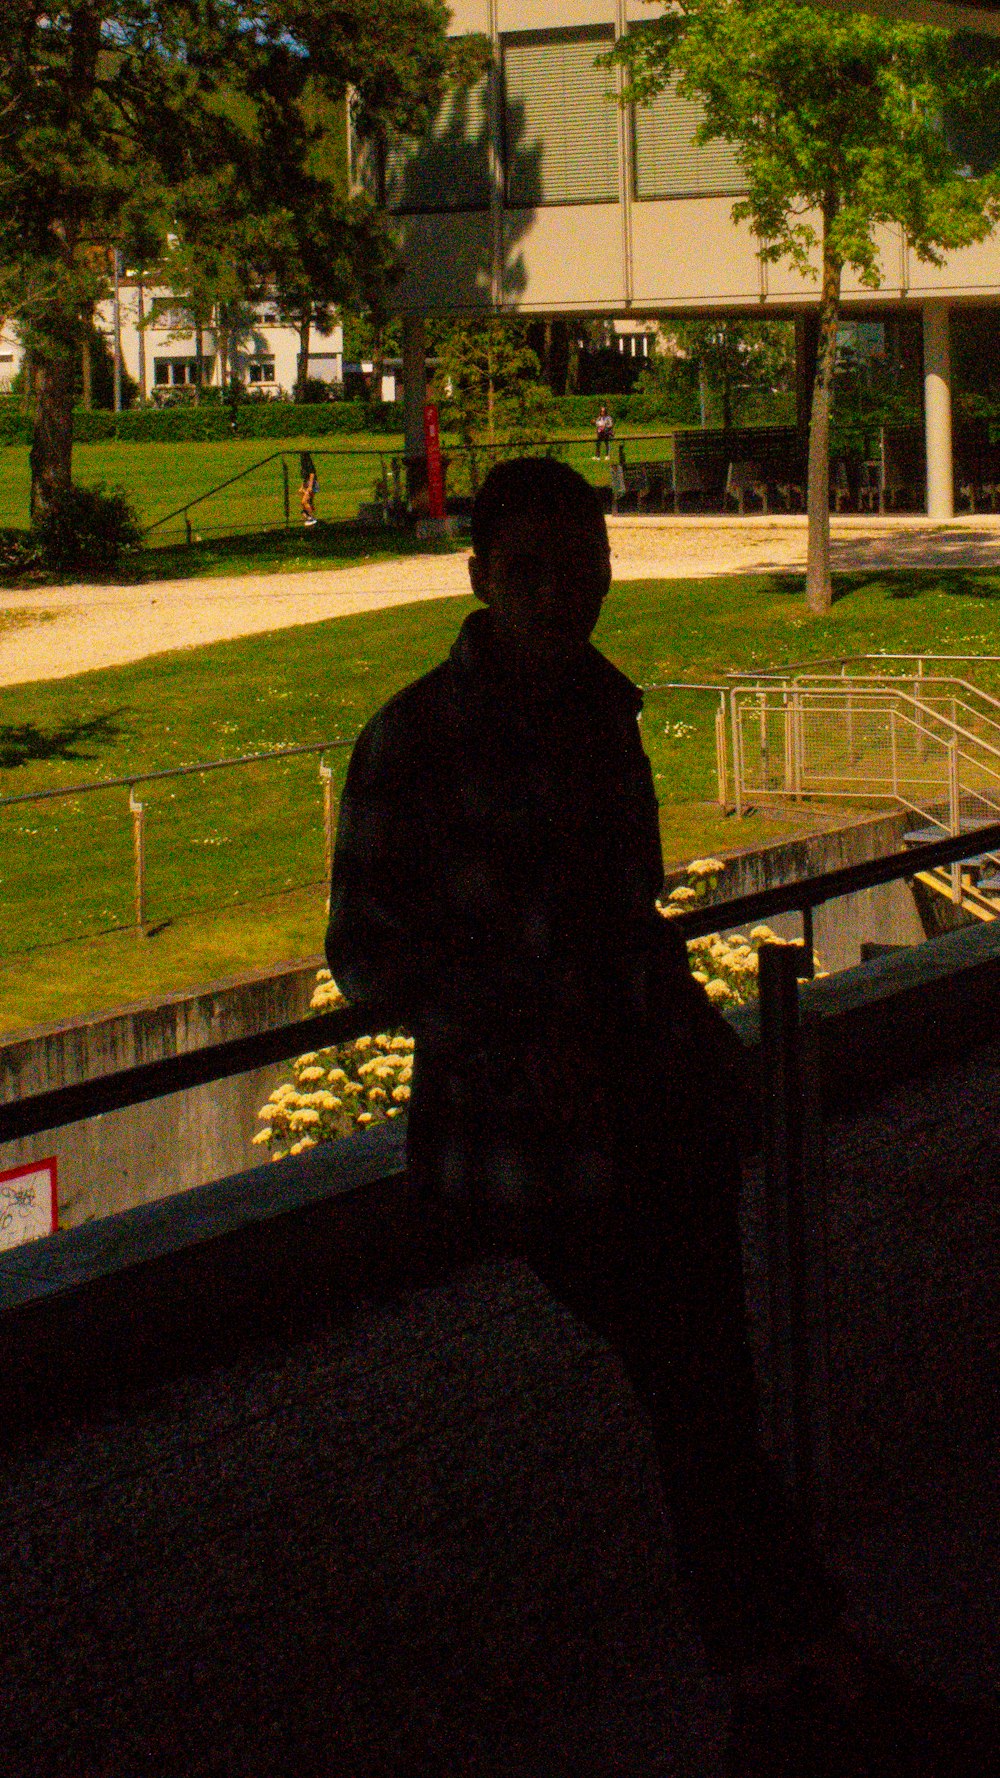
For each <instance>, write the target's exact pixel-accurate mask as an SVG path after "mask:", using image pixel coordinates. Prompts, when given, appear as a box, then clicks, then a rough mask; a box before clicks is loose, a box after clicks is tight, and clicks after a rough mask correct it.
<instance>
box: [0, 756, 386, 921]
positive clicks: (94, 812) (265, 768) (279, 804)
mask: <svg viewBox="0 0 1000 1778" xmlns="http://www.w3.org/2000/svg"><path fill="white" fill-rule="evenodd" d="M352 745H353V740H340V739H337V740H333V741H316V742H309V743H306V744H304V745H302V746H294V747H280V748H275V749H274V750H273V751H272V752H268V753H256V754H245V755H242V756H240V757H237V758H233V759H216V760H205V761H201V762H199V763H197V764H194V765H188V766H176V767H172V768H169V769H166V770H162V771H153V772H146V773H138V774H135V775H131V776H129V777H127V778H113V779H99V780H94V781H92V782H90V783H88V784H74V785H67V786H66V787H60V788H58V789H53V790H42V791H27V792H24V793H23V794H21V795H18V796H8V797H3V798H0V849H2V854H3V858H4V878H5V887H6V890H7V895H6V904H7V907H6V917H5V921H4V924H3V930H2V933H0V949H2V952H3V953H5V954H7V955H16V954H17V953H19V952H21V951H26V950H31V949H35V948H38V947H39V946H40V945H43V944H53V943H59V942H62V941H65V940H67V939H71V938H77V937H85V936H91V935H96V934H97V933H99V932H109V931H115V930H122V929H124V928H128V927H130V926H131V927H134V928H135V930H136V931H137V932H138V933H140V934H141V933H143V932H145V931H147V930H148V929H149V928H150V927H151V926H155V925H156V924H158V923H163V924H167V923H168V922H169V921H170V920H172V919H175V918H177V917H179V916H180V915H186V914H192V913H201V912H210V911H211V912H215V911H218V910H219V909H220V908H222V907H225V906H235V905H238V904H239V903H240V902H241V901H242V902H245V901H247V900H250V899H262V898H265V897H266V896H267V895H269V894H272V893H282V892H285V891H287V890H289V889H296V888H306V887H308V886H309V885H310V884H317V885H318V884H320V883H322V882H329V876H330V867H331V860H332V847H333V835H334V830H335V803H336V781H337V780H338V779H339V777H340V776H341V771H340V769H338V768H340V767H341V766H342V767H344V768H346V759H347V750H348V749H349V748H350V747H351V746H352ZM327 754H332V755H334V763H333V764H332V765H330V764H327V762H326V759H325V757H324V756H325V755H327ZM314 760H318V766H319V770H318V777H314V776H312V774H311V773H309V774H308V775H307V774H306V773H304V772H302V771H299V770H298V767H299V766H300V765H301V766H306V765H309V764H311V762H312V761H314ZM233 770H240V771H241V774H242V776H243V779H244V783H243V785H242V787H241V794H240V795H239V796H238V797H235V798H234V797H233V796H232V794H231V793H230V794H228V795H226V794H225V793H223V794H221V795H220V794H219V792H220V790H222V786H221V784H220V785H219V786H218V789H217V788H216V784H215V775H216V774H225V773H228V772H231V771H233ZM292 774H294V776H292ZM187 790H189V791H190V794H189V795H188V796H187V797H185V794H184V793H185V791H187ZM140 792H141V795H140ZM150 817H152V820H151V819H150Z"/></svg>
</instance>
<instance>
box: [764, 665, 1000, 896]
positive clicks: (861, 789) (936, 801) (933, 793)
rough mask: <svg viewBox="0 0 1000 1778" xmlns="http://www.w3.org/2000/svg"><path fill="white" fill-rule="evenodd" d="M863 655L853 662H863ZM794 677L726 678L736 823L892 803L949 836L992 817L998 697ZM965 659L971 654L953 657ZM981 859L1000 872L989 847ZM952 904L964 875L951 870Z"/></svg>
mask: <svg viewBox="0 0 1000 1778" xmlns="http://www.w3.org/2000/svg"><path fill="white" fill-rule="evenodd" d="M871 658H872V657H855V659H856V660H858V661H861V662H862V663H863V664H865V665H867V664H869V662H870V660H871ZM898 658H900V659H903V660H907V661H913V660H916V662H917V665H918V669H919V670H918V672H917V673H915V674H913V675H911V674H909V673H908V674H906V675H903V674H900V675H899V676H898V677H884V676H876V675H874V674H868V673H863V674H851V675H850V676H848V674H847V671H846V665H847V663H846V662H842V663H841V672H840V673H839V674H834V673H823V672H822V671H818V670H814V669H813V668H812V667H811V666H810V665H809V664H805V665H803V666H802V667H800V668H799V669H797V670H796V671H795V672H794V673H792V672H790V671H789V670H787V669H786V670H785V671H783V672H781V671H779V670H777V669H769V670H768V672H767V673H765V674H760V675H753V676H750V675H743V674H740V675H738V676H737V675H732V676H731V681H735V683H732V689H731V691H730V697H729V706H730V728H731V745H732V756H733V778H734V798H735V805H736V811H737V814H742V812H743V810H744V808H745V807H746V806H747V804H748V803H752V802H781V801H794V802H798V801H801V800H802V799H804V798H806V797H812V798H827V799H831V800H836V801H837V802H850V801H861V802H863V803H865V804H868V805H871V804H874V803H885V802H888V803H890V804H894V805H895V806H896V807H898V808H902V809H905V810H907V811H909V812H910V813H911V814H913V815H916V816H917V817H919V819H920V820H921V821H922V822H923V823H924V824H925V825H926V827H927V828H928V829H934V828H938V829H940V830H941V832H942V833H943V834H952V835H957V834H959V833H961V832H962V831H964V830H966V829H968V828H972V827H976V826H979V827H981V826H983V825H984V824H986V823H989V822H992V821H995V820H997V819H998V818H1000V698H997V697H995V696H994V695H993V694H992V693H990V692H986V691H984V690H982V688H981V687H979V686H976V685H974V684H973V683H972V682H971V681H970V680H968V679H965V678H959V677H956V676H952V675H945V674H933V673H927V672H926V671H925V670H924V669H925V665H926V660H927V657H924V658H920V657H913V656H903V657H898ZM961 658H974V657H961ZM983 857H984V858H988V859H989V861H990V862H994V863H997V864H1000V858H998V857H996V856H995V855H994V853H993V851H992V849H990V848H983ZM951 888H952V898H953V900H954V901H956V902H958V901H960V900H961V895H962V886H961V873H960V869H959V867H958V866H957V865H955V866H954V867H953V869H952V873H951Z"/></svg>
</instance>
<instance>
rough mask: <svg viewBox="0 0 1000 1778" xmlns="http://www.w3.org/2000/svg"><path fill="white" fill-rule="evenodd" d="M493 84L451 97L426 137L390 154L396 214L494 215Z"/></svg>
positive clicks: (388, 197) (389, 197) (388, 172)
mask: <svg viewBox="0 0 1000 1778" xmlns="http://www.w3.org/2000/svg"><path fill="white" fill-rule="evenodd" d="M489 144H490V122H489V102H488V80H487V79H483V80H481V81H479V82H478V83H477V85H475V86H474V87H471V88H469V89H468V90H467V91H465V92H453V93H448V94H447V95H446V96H445V99H444V101H443V103H442V105H441V108H440V110H439V111H438V114H437V116H436V118H435V119H434V122H433V124H432V125H431V127H430V129H429V130H428V132H427V134H426V136H424V137H423V138H422V140H420V141H418V142H407V143H404V144H400V145H399V146H398V147H396V148H393V149H391V150H390V152H389V154H388V156H387V157H386V169H385V201H386V204H387V205H388V208H389V209H390V210H488V209H489V204H490V146H489Z"/></svg>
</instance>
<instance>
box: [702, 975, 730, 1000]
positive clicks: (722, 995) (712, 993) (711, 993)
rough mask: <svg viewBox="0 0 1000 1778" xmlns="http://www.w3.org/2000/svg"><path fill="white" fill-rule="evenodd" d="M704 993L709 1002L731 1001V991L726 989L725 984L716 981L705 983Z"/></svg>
mask: <svg viewBox="0 0 1000 1778" xmlns="http://www.w3.org/2000/svg"><path fill="white" fill-rule="evenodd" d="M705 993H706V994H707V995H708V998H709V1000H731V999H732V990H731V989H729V988H727V986H726V984H725V982H720V981H719V980H718V979H716V980H715V981H714V982H708V983H706V986H705Z"/></svg>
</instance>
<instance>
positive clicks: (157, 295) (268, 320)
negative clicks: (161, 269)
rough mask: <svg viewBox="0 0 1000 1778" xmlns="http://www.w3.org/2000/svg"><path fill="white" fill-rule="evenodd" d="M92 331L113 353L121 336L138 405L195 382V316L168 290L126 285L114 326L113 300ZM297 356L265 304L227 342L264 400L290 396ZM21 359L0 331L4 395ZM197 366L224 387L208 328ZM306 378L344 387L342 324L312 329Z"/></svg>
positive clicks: (101, 307) (236, 367)
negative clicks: (328, 330) (327, 330)
mask: <svg viewBox="0 0 1000 1778" xmlns="http://www.w3.org/2000/svg"><path fill="white" fill-rule="evenodd" d="M94 325H95V327H96V328H97V330H98V331H99V332H100V333H102V334H103V335H104V338H105V339H106V341H107V344H108V348H109V350H110V351H111V352H112V353H113V352H114V342H115V334H116V331H117V333H118V336H119V339H120V342H121V361H122V366H123V368H124V370H125V371H126V372H127V373H128V375H129V377H131V379H132V381H133V383H135V385H136V387H137V389H138V390H139V395H140V398H141V399H151V400H157V399H168V398H169V397H170V396H171V394H172V393H173V392H176V391H179V390H183V389H189V388H193V387H194V385H195V384H196V383H197V381H198V364H199V351H198V341H197V339H196V336H195V331H194V328H193V326H192V324H191V317H190V315H189V314H188V313H187V311H186V310H185V309H184V307H183V305H181V304H179V303H173V302H172V300H171V292H170V290H169V289H166V288H164V287H162V286H155V287H153V288H150V287H148V286H144V285H140V284H137V283H136V282H134V281H129V280H125V281H123V282H122V283H121V285H120V286H119V291H118V302H117V325H116V305H115V301H114V299H113V298H109V299H108V301H106V302H103V303H99V304H98V306H97V309H96V311H95V315H94ZM298 352H299V335H298V330H297V329H296V328H294V327H289V326H282V324H281V323H280V322H279V320H278V317H277V314H276V312H275V310H274V307H273V305H270V304H268V303H266V302H265V303H258V304H255V305H254V306H253V308H252V309H251V310H249V312H248V320H247V325H246V326H245V327H243V328H242V329H240V330H238V331H237V332H236V333H235V334H234V335H233V337H232V339H231V340H230V341H229V361H230V365H231V368H232V372H233V374H235V375H236V376H238V377H239V379H240V382H241V383H243V384H244V386H245V387H246V388H247V390H248V391H250V392H251V393H259V394H260V395H291V393H292V391H293V389H294V387H295V383H296V378H297V375H298ZM22 356H23V353H22V349H21V345H20V341H19V339H18V337H17V330H16V328H15V327H14V326H13V325H12V324H10V323H8V324H7V325H6V326H5V327H4V328H3V330H2V332H0V390H3V389H5V388H6V389H9V388H10V385H11V383H12V381H13V379H14V377H15V376H16V375H17V372H18V370H19V369H20V366H21V360H22ZM200 361H201V382H202V385H203V386H204V387H206V388H213V387H214V388H218V387H219V386H220V384H221V383H222V381H223V371H222V362H221V352H220V341H219V339H218V337H217V334H216V331H215V330H214V329H212V328H211V327H207V328H205V329H204V330H203V332H202V339H201V353H200ZM307 374H308V376H309V377H311V378H312V379H314V380H315V381H317V382H323V383H337V384H342V383H343V380H344V331H343V328H342V327H341V326H340V324H339V322H338V323H337V325H336V326H335V327H334V329H333V331H332V333H329V334H324V333H320V332H318V331H317V330H316V329H313V330H312V333H311V335H310V343H309V368H308V373H307Z"/></svg>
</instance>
